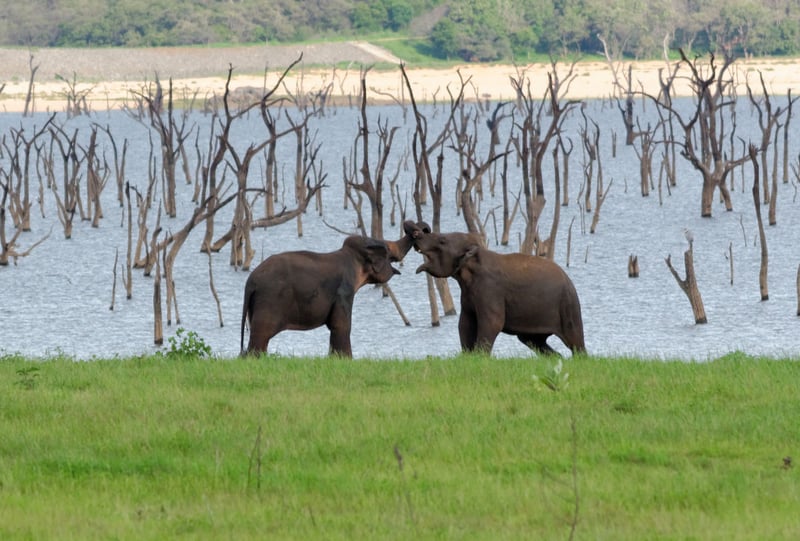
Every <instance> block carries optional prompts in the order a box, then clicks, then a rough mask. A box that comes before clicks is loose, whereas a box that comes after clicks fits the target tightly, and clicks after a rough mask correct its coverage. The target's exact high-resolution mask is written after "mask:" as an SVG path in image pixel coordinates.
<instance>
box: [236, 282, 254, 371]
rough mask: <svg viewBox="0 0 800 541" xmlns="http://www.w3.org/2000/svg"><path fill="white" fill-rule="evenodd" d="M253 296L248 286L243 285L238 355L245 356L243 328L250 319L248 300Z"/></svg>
mask: <svg viewBox="0 0 800 541" xmlns="http://www.w3.org/2000/svg"><path fill="white" fill-rule="evenodd" d="M252 296H253V292H252V291H251V290H250V287H249V284H248V285H245V288H244V303H242V331H241V337H240V339H239V353H240V355H244V354H245V350H244V327H245V325H246V324H247V320H248V319H250V308H251V303H250V299H251V297H252Z"/></svg>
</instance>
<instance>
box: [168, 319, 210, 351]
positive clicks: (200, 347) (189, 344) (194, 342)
mask: <svg viewBox="0 0 800 541" xmlns="http://www.w3.org/2000/svg"><path fill="white" fill-rule="evenodd" d="M167 342H168V343H169V351H167V353H166V356H167V357H200V358H207V357H211V346H209V345H208V344H206V343H205V341H203V339H202V338H201V337H200V336H199V335H198V334H197V333H196V332H194V331H187V330H186V329H184V328H183V327H178V329H177V330H176V331H175V336H170V337H169V338H167Z"/></svg>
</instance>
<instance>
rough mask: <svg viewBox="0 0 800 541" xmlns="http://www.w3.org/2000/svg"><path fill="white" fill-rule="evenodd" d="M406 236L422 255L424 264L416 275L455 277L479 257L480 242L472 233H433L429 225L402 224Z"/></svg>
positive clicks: (481, 243)
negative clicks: (408, 236) (422, 273)
mask: <svg viewBox="0 0 800 541" xmlns="http://www.w3.org/2000/svg"><path fill="white" fill-rule="evenodd" d="M403 227H404V229H405V231H406V234H408V235H410V236H411V238H412V239H413V242H414V248H415V249H416V250H417V251H418V252H419V253H421V254H422V256H423V258H424V263H423V264H422V265H420V266H419V267H418V268H417V273H420V272H427V273H428V274H430V275H431V276H435V277H437V278H447V277H449V276H455V275H456V274H457V273H458V272H459V271H460V270H461V269H462V268H464V265H465V264H467V263H468V262H469V261H470V260H471V259H472V258H476V257H477V256H478V253H479V250H480V248H481V247H482V246H483V241H482V240H481V238H480V237H479V236H478V235H475V234H472V233H447V234H441V233H432V232H431V230H430V227H429V226H428V224H426V223H424V222H420V223H419V224H414V223H413V222H410V221H407V222H405V223H404V224H403Z"/></svg>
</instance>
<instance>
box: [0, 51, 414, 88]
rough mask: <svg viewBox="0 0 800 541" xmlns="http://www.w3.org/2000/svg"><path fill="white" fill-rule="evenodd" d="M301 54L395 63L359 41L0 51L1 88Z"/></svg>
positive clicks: (238, 64)
mask: <svg viewBox="0 0 800 541" xmlns="http://www.w3.org/2000/svg"><path fill="white" fill-rule="evenodd" d="M301 53H302V54H303V64H304V65H305V66H321V67H332V66H334V65H337V64H342V63H350V62H352V63H354V64H356V65H360V64H365V65H369V64H374V63H377V62H392V63H395V62H398V63H399V59H397V58H396V57H394V56H393V55H392V54H391V53H389V52H388V51H386V50H385V49H382V48H380V47H377V46H375V45H372V44H367V43H365V42H359V41H347V42H344V41H343V42H327V43H315V44H304V45H253V46H238V47H157V48H155V47H151V48H110V47H109V48H91V49H70V48H64V49H62V48H41V49H32V50H28V49H21V48H0V85H2V84H3V83H5V82H20V81H28V80H29V79H30V73H31V66H34V67H36V66H38V69H37V71H36V81H37V82H47V81H55V80H56V74H58V75H61V76H62V77H65V78H67V79H69V80H72V79H73V77H75V78H77V80H78V81H81V82H98V81H131V80H135V81H141V80H147V79H152V78H153V75H154V73H158V74H159V77H162V78H167V77H173V78H176V79H187V78H192V77H215V76H217V77H222V76H224V75H225V74H226V73H227V70H228V67H229V66H233V68H234V73H235V74H237V75H257V74H263V72H264V70H265V68H268V69H269V70H275V69H281V68H284V67H286V66H288V65H290V64H291V63H292V62H293V61H295V60H297V58H298V57H299V56H300V54H301ZM31 55H32V56H31Z"/></svg>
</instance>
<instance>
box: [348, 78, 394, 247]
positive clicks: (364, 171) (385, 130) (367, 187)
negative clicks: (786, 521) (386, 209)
mask: <svg viewBox="0 0 800 541" xmlns="http://www.w3.org/2000/svg"><path fill="white" fill-rule="evenodd" d="M367 71H368V70H362V72H361V107H360V111H361V118H360V121H359V126H358V135H357V137H356V143H358V142H359V140H360V143H361V167H360V168H359V173H360V177H359V181H358V182H351V183H350V187H351V188H352V189H355V190H358V191H360V192H362V193H363V194H364V196H365V197H366V198H367V201H368V202H369V205H370V236H371V237H373V238H377V239H382V238H383V187H384V180H385V175H386V165H387V163H388V161H389V156H390V154H391V150H392V143H393V142H394V136H395V133H396V132H397V129H398V127H397V126H392V127H391V128H390V127H389V123H388V120H386V121H384V122H383V124H381V119H380V118H378V120H377V132H376V133H377V135H378V154H377V164H376V166H375V170H374V171H373V170H372V168H371V167H370V127H369V120H368V118H367V77H366V76H367ZM355 154H357V153H354V155H355Z"/></svg>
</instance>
